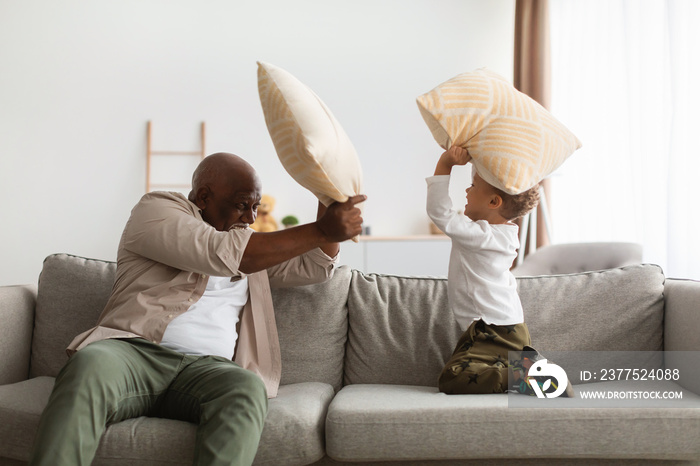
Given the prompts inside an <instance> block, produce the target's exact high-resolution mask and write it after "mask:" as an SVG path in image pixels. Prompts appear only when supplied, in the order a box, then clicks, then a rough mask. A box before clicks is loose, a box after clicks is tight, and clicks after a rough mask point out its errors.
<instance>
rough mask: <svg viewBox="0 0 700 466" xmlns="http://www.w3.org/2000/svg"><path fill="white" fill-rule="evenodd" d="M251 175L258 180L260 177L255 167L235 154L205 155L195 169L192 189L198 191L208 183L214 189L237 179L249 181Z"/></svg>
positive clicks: (233, 183) (231, 183)
mask: <svg viewBox="0 0 700 466" xmlns="http://www.w3.org/2000/svg"><path fill="white" fill-rule="evenodd" d="M251 177H252V178H254V179H255V180H256V181H257V179H258V175H257V173H256V171H255V169H254V168H253V167H252V165H250V164H249V163H248V162H246V161H245V160H243V159H242V158H240V157H239V156H237V155H235V154H229V153H227V152H217V153H216V154H211V155H209V156H207V157H205V158H204V160H202V161H201V162H200V163H199V165H198V166H197V168H196V169H195V171H194V173H193V174H192V191H194V192H196V191H197V189H199V188H201V187H203V186H206V185H208V186H210V187H211V188H212V189H215V188H214V187H225V186H227V185H229V186H230V185H235V183H236V181H243V180H245V181H247V180H248V179H250V178H251ZM258 182H259V181H258ZM190 195H191V193H190Z"/></svg>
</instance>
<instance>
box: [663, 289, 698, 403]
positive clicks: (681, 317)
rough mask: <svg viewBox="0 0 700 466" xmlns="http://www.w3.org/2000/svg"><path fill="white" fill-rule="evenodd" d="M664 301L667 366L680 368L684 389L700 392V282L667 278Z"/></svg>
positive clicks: (681, 383)
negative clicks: (699, 358) (699, 368)
mask: <svg viewBox="0 0 700 466" xmlns="http://www.w3.org/2000/svg"><path fill="white" fill-rule="evenodd" d="M664 301H665V309H664V351H665V360H666V366H667V367H673V368H678V369H679V371H680V375H681V380H680V385H681V386H682V387H683V388H687V389H689V390H691V391H693V392H695V393H698V394H700V370H698V367H697V361H698V357H697V356H698V355H700V282H698V281H693V280H679V279H673V278H667V279H666V282H665V283H664Z"/></svg>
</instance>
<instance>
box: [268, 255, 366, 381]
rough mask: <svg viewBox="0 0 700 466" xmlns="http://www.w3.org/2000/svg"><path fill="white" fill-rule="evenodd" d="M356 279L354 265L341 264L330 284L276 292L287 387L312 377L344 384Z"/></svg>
mask: <svg viewBox="0 0 700 466" xmlns="http://www.w3.org/2000/svg"><path fill="white" fill-rule="evenodd" d="M351 278H352V273H351V270H350V268H348V267H340V268H338V269H336V270H335V273H334V275H333V278H332V279H331V280H329V281H327V282H324V283H319V284H317V285H307V286H297V287H291V288H275V289H273V290H272V301H273V304H274V306H275V320H276V321H277V329H278V333H279V339H280V350H281V352H282V380H281V381H280V383H281V384H282V385H286V384H291V383H299V382H312V381H313V382H325V383H328V384H330V385H332V386H333V388H335V389H336V390H339V389H340V388H341V387H342V385H343V361H344V359H345V344H346V342H347V335H348V321H347V319H348V309H347V301H348V289H349V288H350V279H351Z"/></svg>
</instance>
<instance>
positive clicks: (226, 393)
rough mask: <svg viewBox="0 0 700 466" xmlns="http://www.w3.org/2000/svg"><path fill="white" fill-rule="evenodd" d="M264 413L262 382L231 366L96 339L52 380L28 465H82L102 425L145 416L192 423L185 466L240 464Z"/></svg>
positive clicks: (147, 345) (252, 448) (247, 460)
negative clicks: (192, 445) (190, 460)
mask: <svg viewBox="0 0 700 466" xmlns="http://www.w3.org/2000/svg"><path fill="white" fill-rule="evenodd" d="M266 414H267V393H266V391H265V385H264V384H263V382H262V380H261V379H260V378H259V377H258V376H257V375H255V374H254V373H252V372H250V371H247V370H245V369H243V368H241V367H240V366H238V365H237V364H235V363H234V362H233V361H230V360H228V359H226V358H222V357H218V356H187V355H183V354H181V353H178V352H175V351H171V350H168V349H166V348H163V347H162V346H160V345H157V344H154V343H151V342H149V341H147V340H144V339H139V338H134V339H128V340H122V339H112V340H103V341H98V342H95V343H92V344H90V345H88V346H86V347H85V348H83V349H81V350H80V351H78V352H77V353H76V354H74V355H73V356H72V357H71V358H70V359H69V360H68V362H67V363H66V365H65V366H64V367H63V369H62V370H61V372H60V373H59V374H58V377H57V378H56V384H55V386H54V389H53V392H52V393H51V397H50V398H49V402H48V405H47V406H46V409H45V410H44V412H43V413H42V415H41V421H40V423H39V430H38V432H37V436H36V440H35V442H34V450H33V452H32V457H31V459H30V461H29V464H30V465H46V466H48V465H51V466H78V465H86V466H87V465H89V464H90V463H91V462H92V459H93V457H94V456H95V452H96V451H97V447H98V446H99V442H100V438H101V437H102V434H103V433H104V431H105V430H106V428H107V427H106V426H108V425H109V424H112V423H115V422H119V421H122V420H125V419H129V418H134V417H138V416H151V417H161V418H168V419H179V420H184V421H188V422H192V423H195V424H197V434H196V439H195V450H194V459H193V463H192V464H194V465H248V464H251V463H252V462H253V459H254V458H255V454H256V452H257V449H258V442H259V441H260V435H261V434H262V429H263V425H264V423H265V416H266Z"/></svg>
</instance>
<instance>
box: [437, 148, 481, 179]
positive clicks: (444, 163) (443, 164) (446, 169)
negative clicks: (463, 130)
mask: <svg viewBox="0 0 700 466" xmlns="http://www.w3.org/2000/svg"><path fill="white" fill-rule="evenodd" d="M471 159H472V157H471V155H469V152H467V150H466V149H464V148H462V147H459V146H456V145H453V146H452V147H450V148H449V149H448V150H446V151H445V152H443V153H442V155H441V156H440V160H438V163H437V166H436V167H435V175H449V174H450V173H452V167H454V166H455V165H466V164H467V163H469V161H470V160H471Z"/></svg>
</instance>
